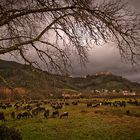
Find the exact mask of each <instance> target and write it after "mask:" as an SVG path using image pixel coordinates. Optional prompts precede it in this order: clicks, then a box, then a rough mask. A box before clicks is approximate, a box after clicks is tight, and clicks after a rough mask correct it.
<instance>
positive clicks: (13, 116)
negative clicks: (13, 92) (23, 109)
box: [11, 111, 16, 119]
mask: <svg viewBox="0 0 140 140" xmlns="http://www.w3.org/2000/svg"><path fill="white" fill-rule="evenodd" d="M15 116H16V114H15V111H12V112H11V117H12V119H15Z"/></svg>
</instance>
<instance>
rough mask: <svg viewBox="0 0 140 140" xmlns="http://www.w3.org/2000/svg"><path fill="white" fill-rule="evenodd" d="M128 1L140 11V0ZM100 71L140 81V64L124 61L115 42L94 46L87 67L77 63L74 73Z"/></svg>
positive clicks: (76, 74) (7, 58)
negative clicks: (135, 65)
mask: <svg viewBox="0 0 140 140" xmlns="http://www.w3.org/2000/svg"><path fill="white" fill-rule="evenodd" d="M127 1H129V4H130V5H131V6H132V7H133V8H134V9H135V10H136V11H137V12H138V13H140V0H127ZM2 58H3V59H6V60H10V59H11V58H9V56H7V55H5V56H4V57H2ZM12 60H13V59H12ZM99 71H110V72H112V73H113V74H116V75H120V76H123V77H125V78H127V79H129V80H132V81H137V82H140V66H139V67H135V68H134V67H132V65H131V64H130V63H126V62H122V60H121V58H120V55H119V52H118V50H117V49H116V48H115V44H105V45H103V46H98V47H95V48H93V49H92V50H91V51H90V52H89V62H88V63H87V65H86V67H81V66H80V65H79V64H77V63H75V64H74V69H73V72H72V74H73V75H75V76H84V75H87V74H90V75H93V74H95V73H96V72H99Z"/></svg>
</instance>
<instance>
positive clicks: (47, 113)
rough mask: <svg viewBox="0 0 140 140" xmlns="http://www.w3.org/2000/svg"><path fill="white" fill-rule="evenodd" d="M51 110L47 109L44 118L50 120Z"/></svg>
mask: <svg viewBox="0 0 140 140" xmlns="http://www.w3.org/2000/svg"><path fill="white" fill-rule="evenodd" d="M49 112H50V111H49V110H48V109H47V110H45V112H44V117H45V118H46V119H47V118H48V116H49Z"/></svg>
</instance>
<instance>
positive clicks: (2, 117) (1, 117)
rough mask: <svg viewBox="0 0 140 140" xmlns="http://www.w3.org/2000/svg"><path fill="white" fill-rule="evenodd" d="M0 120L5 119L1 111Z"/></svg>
mask: <svg viewBox="0 0 140 140" xmlns="http://www.w3.org/2000/svg"><path fill="white" fill-rule="evenodd" d="M0 120H2V121H5V116H4V113H3V112H0Z"/></svg>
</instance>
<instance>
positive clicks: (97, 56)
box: [73, 0, 140, 82]
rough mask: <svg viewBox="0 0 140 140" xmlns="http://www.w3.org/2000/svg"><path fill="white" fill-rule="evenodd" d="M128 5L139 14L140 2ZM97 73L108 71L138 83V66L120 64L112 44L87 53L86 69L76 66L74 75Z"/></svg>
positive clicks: (136, 1)
mask: <svg viewBox="0 0 140 140" xmlns="http://www.w3.org/2000/svg"><path fill="white" fill-rule="evenodd" d="M128 2H129V4H130V5H131V6H132V7H133V8H134V9H135V10H136V12H138V13H140V0H128ZM99 71H110V72H112V73H113V74H116V75H120V76H123V77H125V78H127V79H129V80H132V81H137V82H140V66H138V67H132V65H131V64H130V63H126V62H122V60H121V58H120V55H119V52H118V50H117V49H116V48H115V45H113V44H106V45H103V46H98V47H96V48H93V50H92V51H90V53H89V62H88V64H87V65H86V68H83V67H80V66H77V64H75V68H74V70H73V74H74V75H79V76H81V75H87V74H91V75H92V74H95V73H96V72H99Z"/></svg>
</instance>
